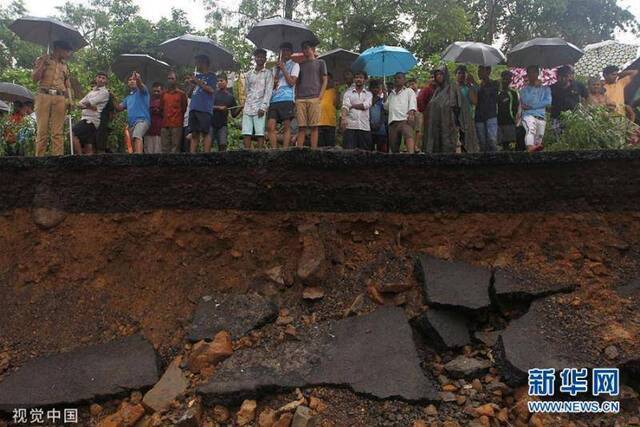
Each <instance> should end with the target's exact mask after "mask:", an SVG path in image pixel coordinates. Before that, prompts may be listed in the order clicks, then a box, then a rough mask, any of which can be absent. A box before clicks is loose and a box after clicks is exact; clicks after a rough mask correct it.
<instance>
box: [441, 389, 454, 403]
mask: <svg viewBox="0 0 640 427" xmlns="http://www.w3.org/2000/svg"><path fill="white" fill-rule="evenodd" d="M440 399H442V401H443V402H455V401H456V395H455V394H453V393H452V392H450V391H441V392H440Z"/></svg>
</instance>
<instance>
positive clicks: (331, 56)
mask: <svg viewBox="0 0 640 427" xmlns="http://www.w3.org/2000/svg"><path fill="white" fill-rule="evenodd" d="M318 58H319V59H322V60H324V62H325V63H326V64H327V71H329V72H330V73H331V74H333V79H334V80H335V81H336V83H342V75H343V74H344V72H345V71H351V65H353V63H354V62H355V60H356V59H358V54H357V53H355V52H351V51H350V50H346V49H341V48H338V49H333V50H330V51H329V52H327V53H323V54H322V55H320V56H319V57H318Z"/></svg>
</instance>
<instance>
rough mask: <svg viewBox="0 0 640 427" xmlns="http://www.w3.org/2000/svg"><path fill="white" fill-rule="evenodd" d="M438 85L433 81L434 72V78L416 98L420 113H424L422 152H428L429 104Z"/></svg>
mask: <svg viewBox="0 0 640 427" xmlns="http://www.w3.org/2000/svg"><path fill="white" fill-rule="evenodd" d="M437 88H438V85H436V82H435V80H434V79H433V71H432V77H431V78H430V79H429V81H428V82H427V84H426V85H425V86H424V87H423V88H422V89H420V92H419V93H418V96H417V97H416V101H417V102H416V104H417V107H418V112H420V113H422V122H423V126H422V151H423V152H426V151H427V139H428V136H429V102H430V101H431V98H433V94H434V93H436V89H437Z"/></svg>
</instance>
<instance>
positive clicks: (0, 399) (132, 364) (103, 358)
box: [0, 335, 158, 411]
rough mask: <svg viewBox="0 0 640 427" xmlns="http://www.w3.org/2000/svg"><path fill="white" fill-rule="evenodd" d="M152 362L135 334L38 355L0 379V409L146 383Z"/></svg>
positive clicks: (74, 399) (56, 402) (153, 372)
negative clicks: (57, 352)
mask: <svg viewBox="0 0 640 427" xmlns="http://www.w3.org/2000/svg"><path fill="white" fill-rule="evenodd" d="M157 363H158V361H157V356H156V352H155V350H154V349H153V346H152V345H151V344H150V343H149V342H148V341H146V340H145V339H144V338H143V337H142V336H140V335H133V336H129V337H126V338H121V339H118V340H114V341H111V342H108V343H106V344H97V345H92V346H89V347H84V348H79V349H76V350H72V351H70V352H67V353H59V354H54V355H51V356H44V357H39V358H37V359H34V360H31V361H29V362H27V363H25V364H24V365H23V366H22V367H21V368H20V369H18V370H17V371H15V372H11V373H10V374H8V375H6V376H5V378H4V379H3V380H2V381H1V382H0V410H8V411H11V410H13V408H18V407H20V408H32V407H45V406H65V405H69V406H70V405H72V404H75V403H78V402H82V401H95V400H97V399H98V398H101V399H104V398H107V397H110V396H115V395H121V394H122V393H123V392H128V391H130V390H139V389H143V388H148V387H151V386H153V385H154V384H155V383H156V382H157V381H158V364H157Z"/></svg>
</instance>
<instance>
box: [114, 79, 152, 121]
mask: <svg viewBox="0 0 640 427" xmlns="http://www.w3.org/2000/svg"><path fill="white" fill-rule="evenodd" d="M149 98H150V96H149V91H148V90H147V87H146V86H143V87H142V89H138V88H136V89H134V90H133V91H131V92H130V93H129V95H127V97H126V98H125V99H123V100H122V104H121V105H122V106H123V107H124V109H125V110H127V119H128V121H129V126H133V125H135V124H136V123H137V122H140V121H145V122H147V123H151V112H150V111H149Z"/></svg>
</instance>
